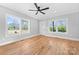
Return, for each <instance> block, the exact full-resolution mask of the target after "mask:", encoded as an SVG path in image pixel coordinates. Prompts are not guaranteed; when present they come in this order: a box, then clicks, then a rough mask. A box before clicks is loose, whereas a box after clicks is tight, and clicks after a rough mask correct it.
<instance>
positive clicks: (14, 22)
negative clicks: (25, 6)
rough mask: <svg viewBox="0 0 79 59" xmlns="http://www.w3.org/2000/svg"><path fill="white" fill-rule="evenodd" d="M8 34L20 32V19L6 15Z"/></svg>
mask: <svg viewBox="0 0 79 59" xmlns="http://www.w3.org/2000/svg"><path fill="white" fill-rule="evenodd" d="M7 25H8V34H19V33H20V19H19V18H16V17H13V16H8V17H7Z"/></svg>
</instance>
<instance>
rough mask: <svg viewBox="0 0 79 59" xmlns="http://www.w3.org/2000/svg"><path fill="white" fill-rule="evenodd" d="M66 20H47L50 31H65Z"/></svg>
mask: <svg viewBox="0 0 79 59" xmlns="http://www.w3.org/2000/svg"><path fill="white" fill-rule="evenodd" d="M66 29H67V28H66V20H53V21H50V22H49V31H50V32H63V33H64V32H67V30H66Z"/></svg>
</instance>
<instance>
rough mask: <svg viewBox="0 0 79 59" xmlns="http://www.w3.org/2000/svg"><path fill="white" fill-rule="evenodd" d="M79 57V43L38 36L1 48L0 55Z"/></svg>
mask: <svg viewBox="0 0 79 59" xmlns="http://www.w3.org/2000/svg"><path fill="white" fill-rule="evenodd" d="M73 54H74V55H79V41H72V40H68V39H61V38H57V37H47V36H43V35H38V36H35V37H32V38H29V39H24V40H21V41H17V42H14V43H11V44H8V45H5V46H1V47H0V55H73Z"/></svg>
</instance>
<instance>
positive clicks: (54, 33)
mask: <svg viewBox="0 0 79 59" xmlns="http://www.w3.org/2000/svg"><path fill="white" fill-rule="evenodd" d="M59 19H60V20H64V19H65V20H66V32H58V31H57V30H56V32H53V31H52V32H51V31H49V26H48V32H49V33H51V34H52V33H54V34H68V18H67V17H66V18H59ZM59 19H55V21H57V20H59Z"/></svg>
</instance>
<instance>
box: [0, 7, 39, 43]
mask: <svg viewBox="0 0 79 59" xmlns="http://www.w3.org/2000/svg"><path fill="white" fill-rule="evenodd" d="M6 14H11V15H14V16H17V17H21V18H25V19H29V20H30V21H31V27H30V33H26V34H24V35H17V36H13V37H6V36H5V34H6ZM38 34H39V31H38V20H35V19H33V18H32V17H29V16H27V15H24V14H21V13H19V12H16V11H13V10H10V9H8V8H5V7H3V6H0V36H1V38H0V44H1V43H6V42H10V41H15V40H20V39H22V38H25V37H26V38H27V37H30V36H33V35H38Z"/></svg>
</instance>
